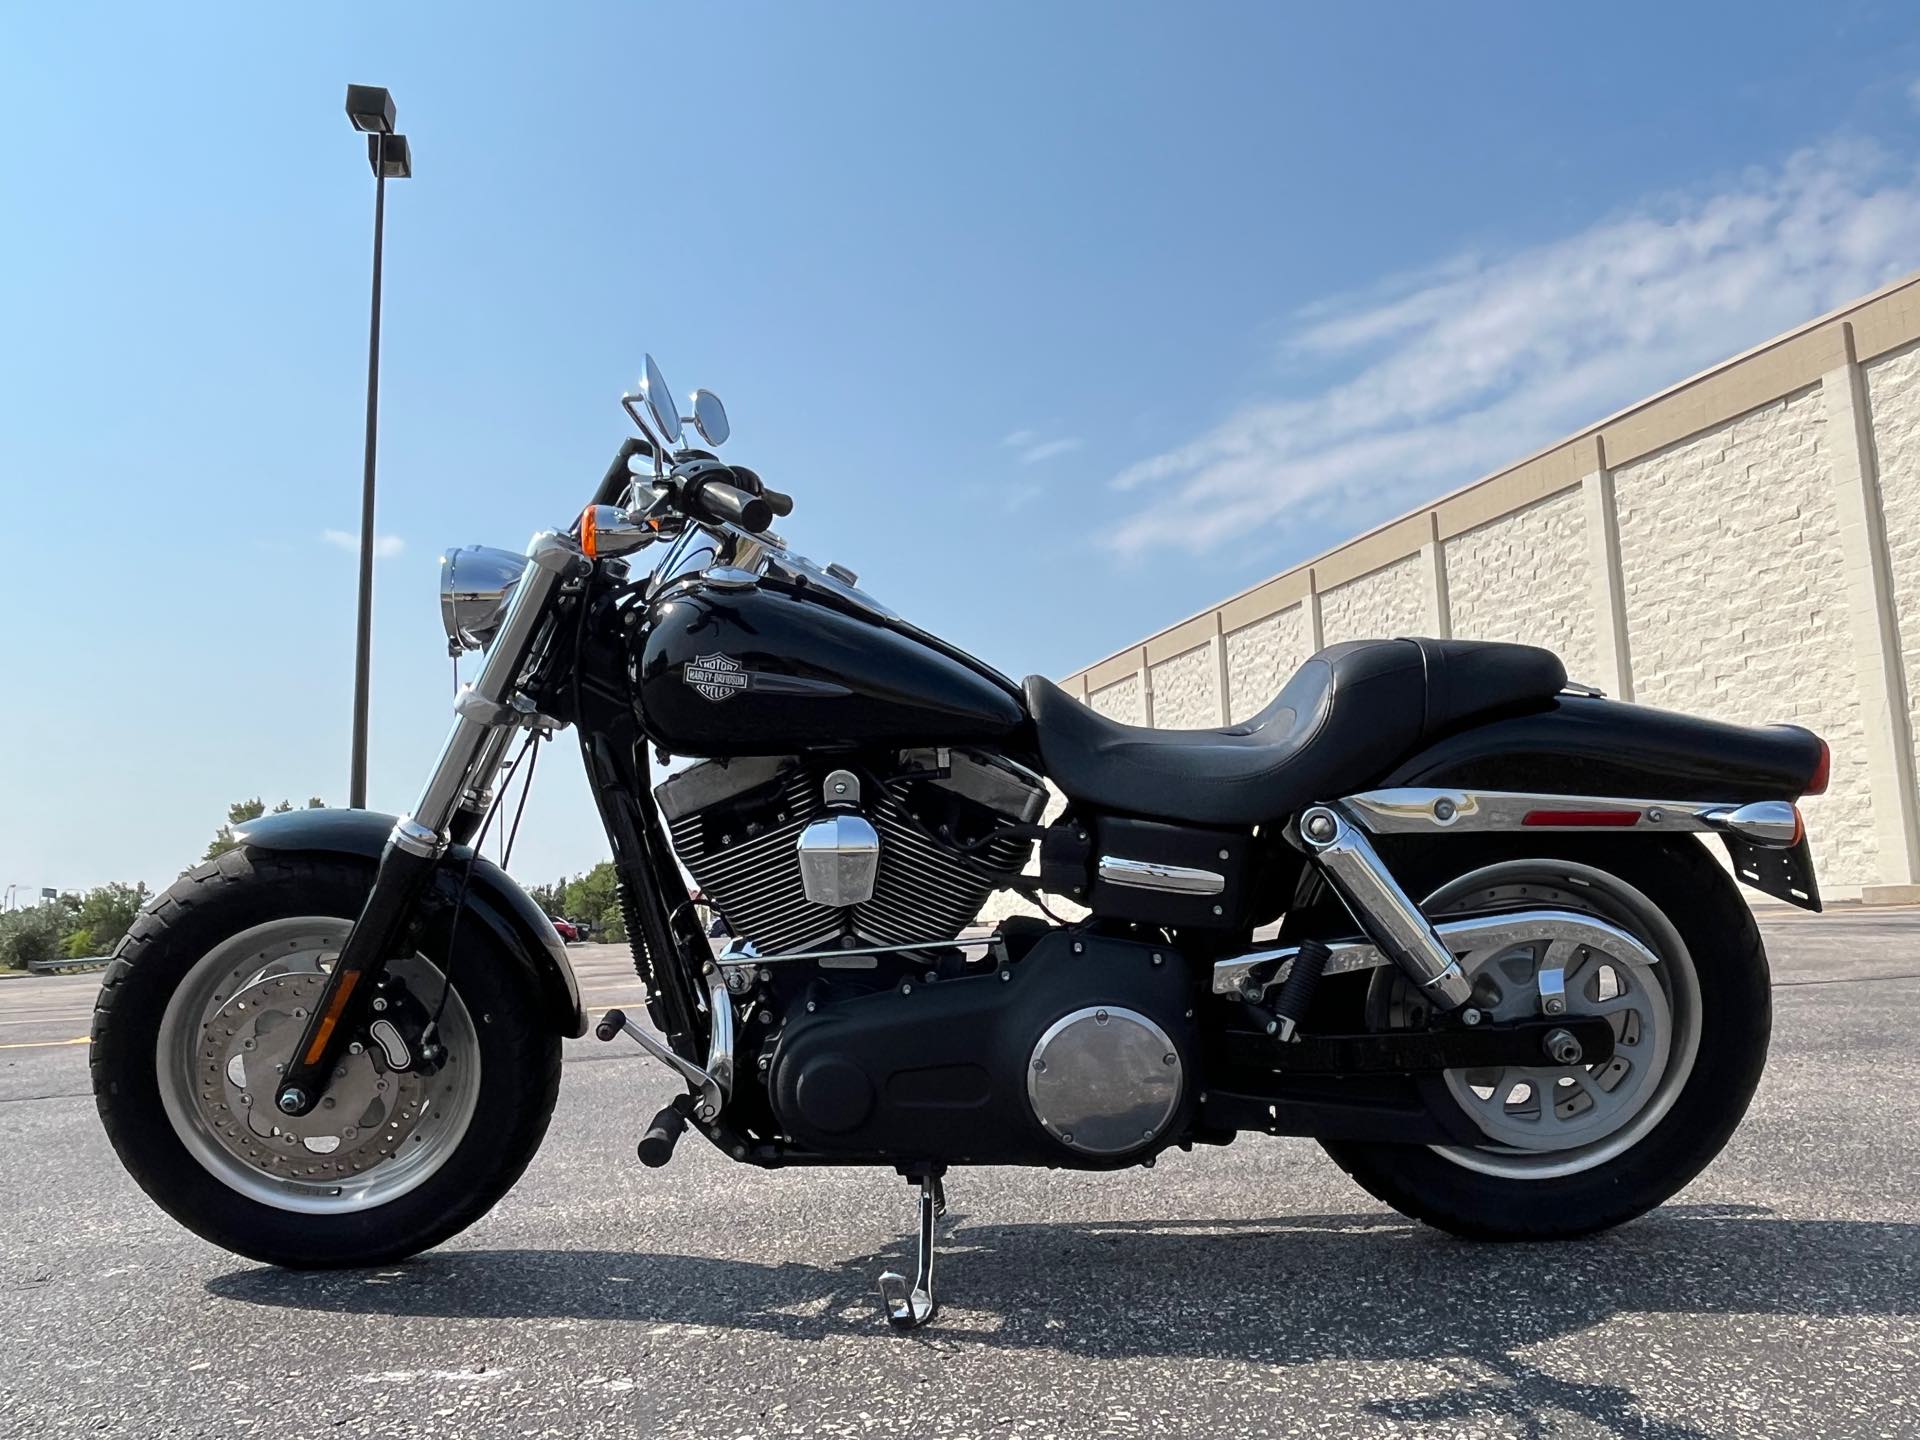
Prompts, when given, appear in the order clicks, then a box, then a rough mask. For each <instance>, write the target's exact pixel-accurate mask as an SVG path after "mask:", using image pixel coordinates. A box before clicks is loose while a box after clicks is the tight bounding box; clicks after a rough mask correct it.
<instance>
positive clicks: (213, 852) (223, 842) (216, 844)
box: [200, 795, 327, 861]
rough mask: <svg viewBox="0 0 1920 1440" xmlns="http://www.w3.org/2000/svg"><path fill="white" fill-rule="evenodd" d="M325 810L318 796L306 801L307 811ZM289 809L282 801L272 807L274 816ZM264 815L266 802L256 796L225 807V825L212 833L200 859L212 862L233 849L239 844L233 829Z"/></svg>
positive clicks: (289, 806) (286, 802) (285, 802)
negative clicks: (204, 852) (205, 850)
mask: <svg viewBox="0 0 1920 1440" xmlns="http://www.w3.org/2000/svg"><path fill="white" fill-rule="evenodd" d="M326 808H327V802H326V801H324V800H322V799H321V798H320V797H319V796H318V795H314V796H311V797H309V799H308V800H307V809H309V810H324V809H326ZM291 809H293V802H292V801H291V800H282V801H281V802H280V803H279V804H278V805H276V806H274V807H273V813H274V814H276V815H285V814H286V813H287V812H288V811H289V810H291ZM266 813H267V807H266V802H265V801H263V800H261V798H260V797H259V796H258V795H256V796H254V797H253V798H252V799H251V800H240V801H236V802H235V803H234V804H232V805H229V806H228V807H227V823H226V824H224V825H222V826H221V827H220V828H219V829H218V830H216V831H214V832H213V839H212V840H210V841H208V842H207V853H206V854H204V855H202V856H201V857H200V858H201V859H202V860H203V861H204V860H212V859H214V858H216V857H217V856H221V855H224V854H226V853H227V851H229V850H232V849H234V848H235V847H236V846H238V845H239V843H240V842H239V841H238V840H236V839H234V837H233V832H234V829H235V827H236V826H240V825H245V824H246V823H247V822H248V821H250V820H258V819H259V818H260V817H261V816H262V815H264V814H266Z"/></svg>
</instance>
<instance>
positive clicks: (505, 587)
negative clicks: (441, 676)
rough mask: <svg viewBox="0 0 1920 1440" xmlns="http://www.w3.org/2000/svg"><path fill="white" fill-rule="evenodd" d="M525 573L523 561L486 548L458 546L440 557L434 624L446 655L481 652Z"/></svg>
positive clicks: (525, 562) (522, 558)
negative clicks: (443, 637)
mask: <svg viewBox="0 0 1920 1440" xmlns="http://www.w3.org/2000/svg"><path fill="white" fill-rule="evenodd" d="M526 568H527V557H526V556H524V555H516V554H515V553H514V552H513V551H511V550H498V549H495V548H494V547H493V546H491V545H458V546H455V547H454V548H453V549H451V550H448V551H447V552H446V553H445V554H443V555H442V556H441V557H440V622H441V624H443V625H445V626H446V629H447V652H448V653H449V654H452V655H458V654H459V653H460V652H461V651H462V650H484V649H485V648H486V647H487V644H488V642H489V641H491V640H492V639H493V636H494V632H495V631H497V630H498V629H499V628H500V622H501V621H502V620H504V619H505V618H506V614H507V605H508V603H509V602H511V601H512V599H513V587H514V586H516V585H518V584H519V583H520V576H521V574H522V573H524V572H525V570H526Z"/></svg>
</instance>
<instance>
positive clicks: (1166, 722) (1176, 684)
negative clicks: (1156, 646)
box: [1151, 645, 1220, 730]
mask: <svg viewBox="0 0 1920 1440" xmlns="http://www.w3.org/2000/svg"><path fill="white" fill-rule="evenodd" d="M1214 672H1215V667H1214V663H1213V647H1212V646H1210V645H1197V646H1195V647H1194V648H1193V649H1191V650H1188V651H1186V652H1184V653H1182V654H1179V655H1175V656H1173V657H1172V658H1171V659H1168V660H1162V661H1161V662H1160V663H1159V664H1158V665H1155V666H1154V667H1153V668H1152V672H1151V673H1152V675H1153V723H1154V724H1155V725H1159V726H1163V727H1165V728H1167V729H1170V730H1197V729H1202V728H1204V727H1206V726H1209V725H1218V724H1219V723H1220V695H1219V690H1220V683H1219V679H1218V677H1217V676H1216V675H1215V673H1214Z"/></svg>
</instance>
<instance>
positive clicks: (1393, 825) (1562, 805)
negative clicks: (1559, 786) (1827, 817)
mask: <svg viewBox="0 0 1920 1440" xmlns="http://www.w3.org/2000/svg"><path fill="white" fill-rule="evenodd" d="M1340 804H1341V806H1342V807H1343V808H1344V809H1345V810H1346V811H1347V812H1348V813H1349V814H1350V815H1351V816H1352V817H1353V819H1354V820H1355V821H1356V822H1357V823H1359V824H1360V825H1361V826H1363V827H1364V828H1365V829H1366V830H1368V831H1369V832H1371V833H1372V834H1375V835H1406V834H1431V833H1433V832H1434V831H1436V830H1459V831H1489V830H1531V829H1545V828H1552V829H1559V830H1582V829H1595V830H1599V829H1606V830H1613V831H1623V830H1631V831H1633V832H1635V833H1637V834H1646V833H1647V832H1649V831H1662V832H1700V831H1716V832H1720V831H1725V832H1730V833H1732V834H1735V835H1738V836H1740V837H1741V838H1742V839H1745V840H1749V841H1751V842H1753V843H1754V844H1756V845H1765V846H1772V847H1781V848H1783V847H1785V846H1788V845H1792V844H1793V843H1794V840H1795V837H1796V836H1797V835H1799V834H1800V833H1801V824H1800V816H1799V812H1798V811H1797V810H1796V809H1795V808H1794V806H1793V804H1792V803H1791V802H1790V801H1786V800H1759V801H1755V802H1753V803H1751V804H1746V805H1742V804H1737V803H1734V802H1731V801H1705V800H1631V799H1619V798H1616V797H1609V796H1598V795H1542V794H1537V793H1534V792H1531V791H1523V790H1430V789H1424V788H1418V787H1409V788H1403V789H1394V790H1366V791H1362V792H1361V793H1359V794H1357V795H1348V796H1346V797H1345V798H1343V799H1342V800H1341V801H1340ZM1538 811H1551V812H1553V813H1554V814H1555V816H1556V819H1555V822H1554V824H1553V825H1552V826H1551V827H1547V826H1539V825H1528V824H1527V823H1526V818H1527V816H1528V815H1530V814H1533V813H1535V812H1538ZM1626 811H1633V812H1635V813H1636V815H1637V816H1638V818H1637V819H1636V820H1635V821H1634V822H1633V823H1632V824H1631V825H1623V824H1621V823H1619V820H1618V818H1617V817H1618V816H1620V815H1621V814H1622V813H1623V812H1626ZM1583 814H1590V815H1593V816H1594V817H1595V818H1594V822H1593V824H1592V825H1582V824H1581V823H1580V822H1579V820H1578V819H1577V818H1576V817H1578V816H1580V815H1583Z"/></svg>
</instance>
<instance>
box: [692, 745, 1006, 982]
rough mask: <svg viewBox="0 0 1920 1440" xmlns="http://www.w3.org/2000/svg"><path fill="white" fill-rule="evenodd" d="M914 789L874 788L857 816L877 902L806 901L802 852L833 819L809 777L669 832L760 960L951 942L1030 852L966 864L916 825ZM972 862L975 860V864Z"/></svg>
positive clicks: (981, 853)
mask: <svg viewBox="0 0 1920 1440" xmlns="http://www.w3.org/2000/svg"><path fill="white" fill-rule="evenodd" d="M913 790H914V784H913V781H912V780H911V779H900V780H894V781H892V782H890V783H887V784H883V785H876V786H872V787H870V788H869V789H868V791H867V794H866V797H865V800H864V803H863V804H862V805H861V807H860V811H861V813H863V814H864V815H865V816H866V818H867V819H868V820H869V821H870V822H871V823H872V825H873V827H874V830H875V831H876V832H877V834H878V835H879V838H880V863H879V870H878V873H877V875H876V876H875V879H874V887H873V894H872V896H871V897H870V898H869V899H867V900H865V901H863V902H862V903H860V904H858V905H851V906H845V907H835V906H827V905H818V904H815V903H813V902H812V901H810V900H809V899H808V898H807V894H806V889H805V886H804V882H803V879H802V875H801V869H800V857H799V852H798V850H797V848H796V847H797V844H798V842H799V838H800V832H801V831H803V830H805V829H806V827H807V826H808V825H809V824H811V823H812V822H814V821H815V820H818V819H820V818H821V817H822V816H823V815H825V814H826V813H827V806H826V804H825V801H824V799H823V798H822V796H821V793H820V778H819V776H818V775H817V774H815V773H814V772H813V771H812V770H811V769H810V768H808V767H805V766H796V767H794V768H792V769H789V770H786V771H783V772H782V773H781V774H780V775H779V776H778V777H777V778H776V780H775V781H774V782H773V783H772V784H769V785H765V786H762V787H759V788H757V789H755V790H754V791H753V792H752V793H751V794H748V795H742V796H739V797H735V798H732V799H729V800H728V801H725V802H722V803H719V804H714V805H708V806H705V807H702V808H701V809H698V810H695V811H693V812H691V813H688V814H683V815H681V816H680V817H679V818H678V819H675V820H673V821H671V823H670V826H669V833H670V835H671V836H672V839H673V848H674V851H675V853H677V854H678V855H679V857H680V859H681V862H682V863H683V864H685V865H686V867H687V869H688V870H689V871H691V872H692V874H693V877H694V879H695V880H696V881H698V882H699V885H700V888H701V890H702V891H703V892H704V893H705V895H706V897H707V900H708V901H709V902H710V903H711V904H712V905H713V906H714V907H715V908H716V909H718V910H719V912H720V913H721V914H722V915H724V916H725V917H726V920H727V924H728V925H729V926H730V927H731V928H732V930H733V931H734V933H735V934H737V935H739V936H741V937H743V938H745V939H748V940H751V941H752V942H753V944H754V947H755V948H756V949H757V950H759V951H760V953H761V954H763V955H774V954H780V953H783V952H787V951H794V950H808V949H821V948H828V947H831V946H832V945H834V944H836V943H839V942H841V941H843V940H849V941H853V942H856V943H860V944H867V945H907V944H921V943H925V942H928V941H937V940H948V939H951V938H953V937H954V936H955V935H957V934H959V933H960V931H961V930H963V929H965V928H966V926H967V925H968V924H970V923H971V922H972V921H973V919H974V917H975V916H977V915H978V914H979V913H980V907H981V906H982V905H984V904H985V903H986V900H987V897H988V896H989V895H990V894H991V893H992V892H993V889H994V885H995V881H994V879H993V877H992V874H991V873H988V872H992V871H999V872H1003V873H1004V872H1009V871H1017V870H1018V869H1019V868H1020V866H1021V865H1022V864H1024V863H1025V861H1026V858H1027V855H1028V853H1029V851H1030V848H1031V843H1032V842H1031V841H1030V840H1025V839H1019V838H1015V837H1011V836H1009V837H1004V838H1001V839H996V840H993V841H991V842H990V843H988V844H986V845H984V846H982V847H980V849H979V850H977V851H975V852H973V855H972V856H971V857H970V856H967V855H963V854H962V853H960V851H959V850H958V849H957V848H955V847H954V846H952V845H950V844H947V843H945V842H943V841H942V840H940V839H938V838H936V836H935V835H933V834H931V833H929V829H928V827H926V826H924V825H923V824H922V823H921V822H920V821H919V820H918V819H916V818H915V815H914V812H913V810H912V808H910V807H912V806H913V805H914V804H915V803H916V801H915V799H914V796H913ZM974 857H977V858H974Z"/></svg>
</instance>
